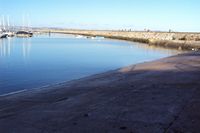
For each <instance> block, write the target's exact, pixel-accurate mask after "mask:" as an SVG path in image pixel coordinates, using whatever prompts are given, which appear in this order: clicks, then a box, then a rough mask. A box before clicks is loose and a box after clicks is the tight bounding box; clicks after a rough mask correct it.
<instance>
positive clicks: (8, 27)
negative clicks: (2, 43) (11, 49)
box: [5, 16, 15, 37]
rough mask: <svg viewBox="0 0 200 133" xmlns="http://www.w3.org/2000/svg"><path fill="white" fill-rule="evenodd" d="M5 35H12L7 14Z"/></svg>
mask: <svg viewBox="0 0 200 133" xmlns="http://www.w3.org/2000/svg"><path fill="white" fill-rule="evenodd" d="M5 34H7V37H14V35H15V34H14V32H11V30H10V20H9V16H7V29H6V33H5Z"/></svg>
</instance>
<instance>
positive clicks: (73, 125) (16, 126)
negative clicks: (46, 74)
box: [0, 52, 200, 133]
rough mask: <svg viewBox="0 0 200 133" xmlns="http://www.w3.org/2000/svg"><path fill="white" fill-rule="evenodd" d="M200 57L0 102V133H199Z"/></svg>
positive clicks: (116, 72)
mask: <svg viewBox="0 0 200 133" xmlns="http://www.w3.org/2000/svg"><path fill="white" fill-rule="evenodd" d="M199 112H200V53H199V52H194V53H186V54H180V55H176V56H172V57H168V58H164V59H160V60H157V61H153V62H146V63H141V64H137V65H133V66H129V67H124V68H121V69H118V70H113V71H109V72H107V73H103V74H97V75H94V76H91V77H87V78H83V79H79V80H74V81H70V82H66V83H62V84H57V85H54V86H47V87H43V88H42V89H35V90H30V91H25V92H20V93H18V94H13V95H7V96H3V97H0V132H1V133H55V132H58V133H121V132H122V133H123V132H125V133H167V132H169V133H171V132H172V133H173V132H175V133H189V132H191V133H198V132H199V131H200V126H199V125H200V113H199Z"/></svg>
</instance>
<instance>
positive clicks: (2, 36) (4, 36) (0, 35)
mask: <svg viewBox="0 0 200 133" xmlns="http://www.w3.org/2000/svg"><path fill="white" fill-rule="evenodd" d="M7 37H8V35H7V34H5V33H0V38H1V39H2V38H7Z"/></svg>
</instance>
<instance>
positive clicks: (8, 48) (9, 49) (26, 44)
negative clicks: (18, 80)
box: [0, 38, 31, 58]
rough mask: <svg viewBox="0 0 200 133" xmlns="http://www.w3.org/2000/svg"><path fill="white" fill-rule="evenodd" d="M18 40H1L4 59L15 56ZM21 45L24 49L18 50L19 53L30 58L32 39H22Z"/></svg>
mask: <svg viewBox="0 0 200 133" xmlns="http://www.w3.org/2000/svg"><path fill="white" fill-rule="evenodd" d="M16 39H17V38H8V39H0V56H1V57H3V56H5V57H10V56H12V54H14V51H15V50H13V49H14V47H15V45H14V44H13V43H14V42H15V40H16ZM19 43H21V44H22V47H21V48H20V49H18V50H19V51H18V53H20V51H21V53H22V56H23V57H24V58H27V57H29V55H30V52H31V38H21V39H20V40H19Z"/></svg>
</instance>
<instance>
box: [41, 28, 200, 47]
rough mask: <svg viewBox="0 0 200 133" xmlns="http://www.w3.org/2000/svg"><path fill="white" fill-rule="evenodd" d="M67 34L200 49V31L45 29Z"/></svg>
mask: <svg viewBox="0 0 200 133" xmlns="http://www.w3.org/2000/svg"><path fill="white" fill-rule="evenodd" d="M45 31H46V32H56V33H65V34H75V35H85V36H103V37H106V38H113V39H121V40H128V41H135V42H142V43H147V44H149V45H157V46H162V47H168V48H176V49H184V50H199V49H200V33H181V32H180V33H179V32H127V31H98V30H97V31H95V30H45Z"/></svg>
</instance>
